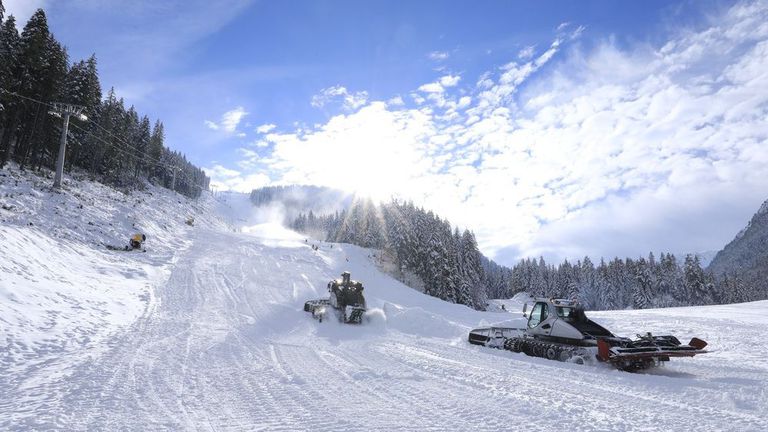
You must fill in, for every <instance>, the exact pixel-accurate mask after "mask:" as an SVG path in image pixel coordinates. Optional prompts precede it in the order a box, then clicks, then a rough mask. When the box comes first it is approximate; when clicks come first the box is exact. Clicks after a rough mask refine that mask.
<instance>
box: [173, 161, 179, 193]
mask: <svg viewBox="0 0 768 432" xmlns="http://www.w3.org/2000/svg"><path fill="white" fill-rule="evenodd" d="M171 169H172V170H173V181H171V190H172V191H174V192H176V173H177V172H179V170H181V168H178V167H171Z"/></svg>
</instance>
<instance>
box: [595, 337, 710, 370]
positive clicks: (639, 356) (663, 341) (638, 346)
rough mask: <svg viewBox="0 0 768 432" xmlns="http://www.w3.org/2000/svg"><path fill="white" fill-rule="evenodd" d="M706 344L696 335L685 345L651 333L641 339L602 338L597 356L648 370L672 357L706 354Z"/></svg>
mask: <svg viewBox="0 0 768 432" xmlns="http://www.w3.org/2000/svg"><path fill="white" fill-rule="evenodd" d="M706 346H707V343H706V342H705V341H703V340H701V339H699V338H693V339H691V341H690V342H689V343H688V344H687V345H683V344H681V343H680V341H679V340H678V339H677V338H676V337H674V336H653V335H651V334H650V333H648V334H646V335H641V336H639V338H638V339H636V340H633V341H629V340H628V339H618V338H601V339H598V341H597V357H598V359H600V360H601V361H604V362H608V363H612V364H613V365H614V366H616V367H618V368H619V369H624V370H638V369H645V368H646V367H648V366H650V365H651V363H659V362H663V361H669V359H670V358H672V357H693V356H695V355H697V354H704V353H706V352H707V351H706V350H704V348H705V347H706Z"/></svg>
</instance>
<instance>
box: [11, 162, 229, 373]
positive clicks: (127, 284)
mask: <svg viewBox="0 0 768 432" xmlns="http://www.w3.org/2000/svg"><path fill="white" fill-rule="evenodd" d="M49 177H50V174H49V175H48V176H45V175H43V176H41V175H37V174H35V173H31V172H21V171H19V170H18V168H17V167H16V166H15V165H14V164H10V165H9V166H8V167H6V168H5V169H3V170H0V273H1V274H2V278H0V323H2V325H0V370H5V369H6V368H7V369H8V370H10V369H12V368H17V367H20V365H22V364H23V365H24V367H27V368H30V367H34V365H35V364H38V363H42V362H47V361H51V359H56V361H64V360H65V359H66V357H65V356H63V354H64V353H66V352H70V351H72V350H80V349H83V348H85V347H96V346H98V344H99V342H100V341H102V340H103V339H104V338H106V337H107V336H108V335H110V334H113V333H114V332H115V331H116V330H117V329H119V328H124V327H126V326H128V325H130V324H131V323H132V322H133V321H134V320H135V319H136V318H137V317H139V316H140V315H141V314H143V313H148V311H150V310H151V307H152V304H153V288H154V287H156V286H158V285H159V284H162V283H163V282H164V281H165V280H166V279H167V277H168V274H169V271H170V266H171V265H172V263H173V261H174V259H175V256H176V254H177V253H178V252H179V251H182V250H184V249H185V248H187V247H189V246H190V244H191V242H190V240H189V237H190V236H189V233H190V232H191V231H192V230H194V229H195V226H208V227H222V228H223V227H225V225H224V223H223V222H221V220H220V219H219V218H218V217H217V216H215V215H216V212H215V211H214V207H215V205H216V203H215V202H214V201H213V200H212V199H211V198H210V197H208V196H204V197H201V198H200V199H198V200H196V201H195V200H190V199H188V198H186V197H183V196H181V195H179V194H176V193H174V192H171V191H169V190H167V189H164V188H158V187H154V186H152V185H147V188H146V190H144V191H141V192H137V191H133V192H129V193H123V192H120V191H117V190H115V189H112V188H110V187H108V186H105V185H102V184H99V183H96V182H92V181H89V180H87V179H84V178H79V177H78V176H77V175H76V176H75V178H74V179H73V178H71V177H67V178H66V179H65V181H64V183H63V186H64V187H63V190H62V191H61V192H55V191H53V190H51V188H50V184H51V179H50V178H49ZM192 219H194V222H193V225H188V223H187V222H188V221H191V220H192ZM136 232H141V233H144V234H145V235H146V236H147V242H146V248H147V252H146V253H141V252H133V251H131V252H123V251H109V250H107V248H106V245H112V246H117V247H122V246H124V245H125V244H127V242H128V238H129V237H130V236H131V235H133V234H134V233H136ZM21 358H26V359H31V361H27V362H19V359H21Z"/></svg>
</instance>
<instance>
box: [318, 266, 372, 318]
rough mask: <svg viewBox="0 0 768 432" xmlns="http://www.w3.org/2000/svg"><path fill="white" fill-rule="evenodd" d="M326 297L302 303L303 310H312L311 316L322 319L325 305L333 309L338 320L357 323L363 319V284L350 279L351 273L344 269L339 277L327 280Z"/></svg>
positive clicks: (325, 308)
mask: <svg viewBox="0 0 768 432" xmlns="http://www.w3.org/2000/svg"><path fill="white" fill-rule="evenodd" d="M328 292H329V293H330V296H329V298H328V299H319V300H310V301H308V302H306V303H305V304H304V310H305V311H307V312H312V316H314V317H315V318H317V319H318V320H319V321H320V322H322V321H323V317H324V316H325V313H326V310H327V306H330V307H331V308H333V310H335V312H336V314H337V315H338V317H339V321H341V322H344V323H355V324H359V323H361V322H362V321H363V316H364V315H365V311H366V304H365V297H364V296H363V284H362V283H361V282H358V281H355V280H352V278H351V274H350V273H349V272H348V271H345V272H343V273H342V274H341V279H334V280H332V281H330V282H328Z"/></svg>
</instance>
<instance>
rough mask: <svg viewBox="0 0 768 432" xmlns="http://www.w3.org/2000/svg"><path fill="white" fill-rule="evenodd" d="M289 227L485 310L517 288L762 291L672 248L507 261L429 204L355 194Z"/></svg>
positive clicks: (556, 293)
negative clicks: (337, 207)
mask: <svg viewBox="0 0 768 432" xmlns="http://www.w3.org/2000/svg"><path fill="white" fill-rule="evenodd" d="M290 226H291V228H293V229H295V230H297V231H299V232H303V233H307V234H310V235H312V236H314V237H316V238H320V239H324V240H326V241H333V242H340V243H351V244H355V245H358V246H362V247H367V248H374V249H380V250H383V251H385V252H387V253H389V254H390V255H391V256H393V257H394V259H395V264H396V272H395V273H396V274H395V276H396V277H398V278H399V279H400V280H402V281H404V282H413V279H409V276H411V275H415V276H416V277H417V280H418V281H419V282H420V283H419V284H417V285H419V288H421V289H423V291H424V292H425V293H426V294H429V295H432V296H434V297H438V298H441V299H443V300H446V301H450V302H453V303H459V304H465V305H468V306H470V307H473V308H476V309H484V308H485V306H486V302H487V299H488V298H511V297H513V296H514V295H515V294H517V293H520V292H526V293H528V294H531V295H533V296H537V297H558V298H570V299H577V300H579V301H580V302H581V303H582V304H584V305H585V307H587V308H589V309H600V310H610V309H627V308H634V309H646V308H659V307H673V306H693V305H706V304H723V303H736V302H742V301H752V300H757V299H760V298H762V296H761V293H759V292H757V290H754V289H752V290H751V289H749V287H747V286H746V285H745V284H744V283H742V281H741V278H740V277H739V275H738V274H737V273H731V274H725V275H722V277H718V278H715V276H714V275H713V274H712V273H711V272H707V271H705V270H704V269H703V268H702V266H701V263H700V260H699V257H698V256H696V255H687V256H686V257H685V258H684V259H683V260H682V261H681V260H679V259H678V258H677V257H676V256H675V255H673V254H671V253H662V254H661V255H660V257H659V258H658V259H657V258H656V257H655V255H654V254H653V253H650V254H649V255H648V257H640V258H636V259H633V258H625V259H621V258H614V259H613V260H610V261H606V260H604V259H601V260H600V262H599V263H598V264H597V265H595V264H594V263H593V262H592V260H591V259H590V258H589V257H585V258H584V259H582V260H578V261H576V262H575V263H572V262H570V261H568V260H565V261H564V262H562V263H560V264H558V265H552V264H547V263H546V261H545V260H544V258H541V257H540V258H538V259H532V258H528V259H523V260H521V261H520V262H518V263H517V264H515V265H514V266H512V267H511V268H510V267H505V266H502V265H499V264H497V263H495V262H494V261H492V260H490V259H488V258H487V257H485V256H483V255H482V254H481V253H480V251H479V250H478V247H477V242H476V240H475V236H474V234H472V233H471V232H470V231H467V230H465V231H464V232H463V233H462V232H459V230H458V229H455V228H453V229H452V228H451V224H450V223H449V222H448V221H447V220H443V219H441V218H440V217H438V216H436V215H435V214H434V213H432V212H431V211H426V210H424V209H422V208H418V207H416V206H414V205H413V203H404V202H398V201H392V202H390V203H388V204H382V205H375V204H373V203H372V202H371V201H369V200H361V199H357V200H356V201H355V202H354V203H353V204H352V205H351V206H350V207H349V208H347V209H345V210H342V211H337V212H334V213H333V214H324V215H316V214H315V213H314V212H312V211H309V212H308V213H301V214H299V216H298V217H297V218H295V219H294V220H293V221H292V222H291V223H290Z"/></svg>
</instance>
